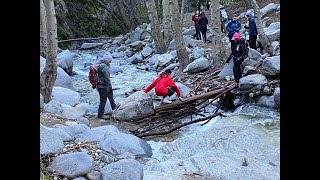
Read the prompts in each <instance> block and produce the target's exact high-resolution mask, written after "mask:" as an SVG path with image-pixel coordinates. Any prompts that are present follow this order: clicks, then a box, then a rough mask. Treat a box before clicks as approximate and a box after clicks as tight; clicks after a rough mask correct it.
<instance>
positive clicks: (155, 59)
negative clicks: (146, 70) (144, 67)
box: [148, 54, 160, 66]
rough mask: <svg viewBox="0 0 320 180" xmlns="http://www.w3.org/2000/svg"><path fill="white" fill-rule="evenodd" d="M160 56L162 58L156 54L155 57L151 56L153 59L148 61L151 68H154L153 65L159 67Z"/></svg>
mask: <svg viewBox="0 0 320 180" xmlns="http://www.w3.org/2000/svg"><path fill="white" fill-rule="evenodd" d="M159 56H160V54H155V55H153V56H151V57H150V58H149V59H148V64H149V65H150V66H152V65H158V61H159V59H158V57H159Z"/></svg>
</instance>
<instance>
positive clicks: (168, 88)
mask: <svg viewBox="0 0 320 180" xmlns="http://www.w3.org/2000/svg"><path fill="white" fill-rule="evenodd" d="M170 74H171V70H170V69H167V70H166V71H165V72H162V73H161V74H160V75H159V77H158V78H157V79H155V80H154V81H153V82H152V83H151V84H150V85H149V86H148V87H147V88H145V90H144V92H145V93H148V92H149V91H150V90H151V89H153V88H154V87H156V88H155V92H156V95H157V96H163V97H162V101H161V103H166V104H170V103H172V101H170V100H169V98H170V96H172V95H173V94H174V93H177V96H178V98H179V100H180V101H183V99H182V98H181V97H180V90H179V88H178V87H177V85H176V84H175V83H174V81H173V80H172V79H171V77H170Z"/></svg>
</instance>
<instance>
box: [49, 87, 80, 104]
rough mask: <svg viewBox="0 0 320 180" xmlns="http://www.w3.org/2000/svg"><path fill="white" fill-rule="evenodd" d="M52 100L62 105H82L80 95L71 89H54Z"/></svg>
mask: <svg viewBox="0 0 320 180" xmlns="http://www.w3.org/2000/svg"><path fill="white" fill-rule="evenodd" d="M52 99H54V100H57V101H59V102H60V103H62V104H67V105H70V106H75V105H77V104H79V103H80V94H79V93H78V92H76V91H73V90H71V89H67V88H63V87H53V89H52Z"/></svg>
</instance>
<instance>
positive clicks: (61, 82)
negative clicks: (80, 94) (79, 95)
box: [40, 56, 75, 90]
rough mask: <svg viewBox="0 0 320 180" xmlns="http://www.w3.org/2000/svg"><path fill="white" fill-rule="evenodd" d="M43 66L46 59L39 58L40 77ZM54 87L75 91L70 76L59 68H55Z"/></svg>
mask: <svg viewBox="0 0 320 180" xmlns="http://www.w3.org/2000/svg"><path fill="white" fill-rule="evenodd" d="M45 65H46V59H44V58H43V57H41V56H40V76H41V73H42V72H43V69H44V67H45ZM54 86H56V87H64V88H68V89H72V90H75V88H74V87H73V83H72V80H71V78H70V76H69V75H68V74H67V73H66V72H65V71H64V70H63V69H62V68H61V67H57V79H56V81H55V83H54Z"/></svg>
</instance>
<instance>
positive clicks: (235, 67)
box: [232, 58, 242, 82]
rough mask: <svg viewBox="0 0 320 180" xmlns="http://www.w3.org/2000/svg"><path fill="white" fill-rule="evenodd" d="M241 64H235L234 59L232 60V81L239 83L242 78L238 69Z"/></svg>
mask: <svg viewBox="0 0 320 180" xmlns="http://www.w3.org/2000/svg"><path fill="white" fill-rule="evenodd" d="M240 65H241V64H236V63H235V58H234V59H233V68H232V70H233V76H234V79H235V80H236V81H237V82H239V79H240V78H241V77H242V73H241V68H240Z"/></svg>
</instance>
